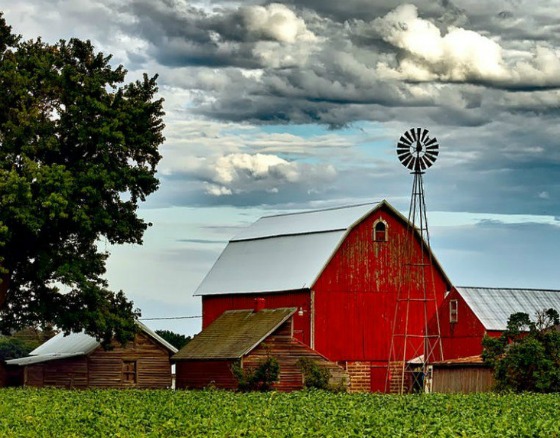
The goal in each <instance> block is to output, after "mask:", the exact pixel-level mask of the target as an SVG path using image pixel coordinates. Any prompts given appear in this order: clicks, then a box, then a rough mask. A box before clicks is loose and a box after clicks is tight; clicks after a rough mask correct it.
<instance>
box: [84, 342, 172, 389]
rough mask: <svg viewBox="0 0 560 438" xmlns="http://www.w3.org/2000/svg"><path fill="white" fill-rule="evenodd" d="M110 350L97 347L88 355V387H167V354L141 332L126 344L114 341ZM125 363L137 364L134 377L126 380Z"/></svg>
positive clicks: (169, 384)
mask: <svg viewBox="0 0 560 438" xmlns="http://www.w3.org/2000/svg"><path fill="white" fill-rule="evenodd" d="M112 347H113V348H112V349H110V350H104V349H103V348H102V347H99V348H97V349H96V350H95V351H94V352H92V353H91V354H90V355H89V356H88V369H89V386H90V387H91V388H131V387H134V388H169V387H171V362H170V360H169V357H170V353H169V352H168V351H167V349H165V348H164V347H163V346H161V345H159V344H158V343H157V342H156V341H154V340H153V339H152V338H150V337H149V336H147V335H146V334H144V333H138V334H137V335H136V337H135V339H134V342H129V343H128V344H127V345H126V347H124V348H123V347H122V346H121V345H120V344H118V343H116V342H115V343H113V345H112ZM125 362H134V363H135V364H136V365H135V366H136V373H135V374H136V379H135V381H134V379H130V378H129V379H127V378H126V372H125V371H126V370H125Z"/></svg>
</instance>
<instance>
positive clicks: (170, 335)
mask: <svg viewBox="0 0 560 438" xmlns="http://www.w3.org/2000/svg"><path fill="white" fill-rule="evenodd" d="M156 333H157V334H158V335H160V336H161V337H162V338H163V339H165V340H166V341H167V342H169V343H170V344H171V345H173V346H174V347H175V348H176V349H177V350H180V349H181V348H183V347H184V346H185V345H187V344H188V343H189V342H190V341H191V340H192V338H191V337H190V336H185V335H181V334H179V333H175V332H172V331H171V330H156Z"/></svg>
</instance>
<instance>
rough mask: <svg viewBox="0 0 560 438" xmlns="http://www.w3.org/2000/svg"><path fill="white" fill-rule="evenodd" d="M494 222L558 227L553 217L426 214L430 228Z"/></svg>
mask: <svg viewBox="0 0 560 438" xmlns="http://www.w3.org/2000/svg"><path fill="white" fill-rule="evenodd" d="M488 221H492V222H496V223H502V224H547V225H555V226H558V227H560V223H559V222H558V220H557V219H556V218H555V217H554V216H546V215H528V214H491V213H467V212H447V211H432V212H428V222H429V224H430V226H437V227H456V226H463V225H476V224H480V223H482V222H488Z"/></svg>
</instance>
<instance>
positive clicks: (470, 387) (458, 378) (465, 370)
mask: <svg viewBox="0 0 560 438" xmlns="http://www.w3.org/2000/svg"><path fill="white" fill-rule="evenodd" d="M493 386H494V374H493V371H492V369H491V368H487V367H472V366H471V367H452V368H451V367H450V368H443V367H441V368H440V367H437V368H436V367H434V370H433V382H432V392H440V393H463V394H468V393H471V392H489V391H491V390H492V388H493Z"/></svg>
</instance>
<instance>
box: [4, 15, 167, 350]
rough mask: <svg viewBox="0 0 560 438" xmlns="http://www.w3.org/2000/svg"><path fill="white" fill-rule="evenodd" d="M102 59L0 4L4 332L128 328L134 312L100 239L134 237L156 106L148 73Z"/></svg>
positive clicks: (151, 184) (155, 131) (141, 224)
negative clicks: (137, 74) (24, 25)
mask: <svg viewBox="0 0 560 438" xmlns="http://www.w3.org/2000/svg"><path fill="white" fill-rule="evenodd" d="M110 59H111V57H110V56H105V55H104V54H103V53H97V52H96V51H95V50H94V47H93V46H92V44H91V43H90V42H89V41H80V40H78V39H71V40H69V41H68V42H66V41H62V40H61V41H60V42H58V43H56V44H47V43H45V42H43V41H42V40H41V39H38V40H30V41H22V39H21V38H20V37H19V36H16V35H14V34H13V33H12V30H11V27H10V26H8V25H7V24H6V21H5V20H4V18H3V16H2V14H1V13H0V269H1V270H2V272H1V274H2V277H1V278H2V284H0V326H1V327H0V328H1V329H2V330H3V331H7V330H9V329H12V328H17V327H22V326H27V325H40V324H42V323H54V324H56V325H57V326H58V327H59V328H61V329H63V330H65V331H70V330H75V331H77V330H81V329H85V330H86V332H88V333H90V334H92V335H95V336H97V337H98V338H100V339H109V338H111V337H113V336H115V337H116V338H117V339H118V340H120V341H127V340H129V339H131V337H132V336H133V332H134V329H135V324H134V320H135V318H136V317H137V316H138V311H137V310H135V309H134V308H133V303H132V302H130V301H129V300H128V299H127V298H126V297H125V295H124V293H123V292H116V293H115V292H112V291H110V290H109V289H108V284H107V282H106V280H105V279H104V274H105V262H106V259H107V257H108V253H107V252H106V251H104V250H101V249H100V245H99V242H100V241H101V242H108V243H110V244H123V243H135V244H140V243H142V236H143V233H144V231H145V230H146V228H147V226H148V225H149V224H148V223H146V222H145V221H143V220H142V219H141V218H139V217H138V216H137V209H138V205H139V202H141V201H144V200H145V198H146V196H147V195H149V194H150V193H152V192H154V191H155V190H156V189H157V188H158V184H159V183H158V180H157V178H156V176H155V173H156V170H155V169H156V165H157V163H158V162H159V160H160V158H161V156H160V154H159V152H158V147H159V146H160V144H161V143H162V142H163V140H164V137H163V134H162V130H163V127H164V125H163V122H162V116H163V109H162V99H157V98H156V97H155V94H156V92H157V84H156V78H157V76H154V77H148V76H147V75H144V77H143V79H142V80H139V81H135V82H131V83H126V82H125V76H126V70H125V69H124V68H123V67H122V66H118V67H113V66H111V65H110V63H109V61H110ZM101 246H102V247H103V246H104V245H101Z"/></svg>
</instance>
